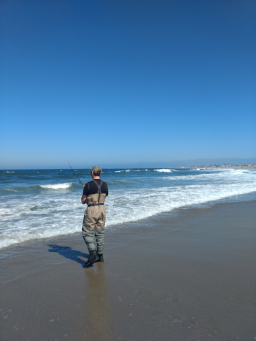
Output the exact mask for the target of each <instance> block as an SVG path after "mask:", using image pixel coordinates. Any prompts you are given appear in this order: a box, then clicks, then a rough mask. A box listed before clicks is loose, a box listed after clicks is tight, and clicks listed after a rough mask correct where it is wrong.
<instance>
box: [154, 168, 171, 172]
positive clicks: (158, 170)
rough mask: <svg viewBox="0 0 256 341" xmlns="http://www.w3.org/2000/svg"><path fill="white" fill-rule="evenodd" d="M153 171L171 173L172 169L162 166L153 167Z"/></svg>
mask: <svg viewBox="0 0 256 341" xmlns="http://www.w3.org/2000/svg"><path fill="white" fill-rule="evenodd" d="M154 171H155V172H160V173H171V172H172V170H171V169H168V168H163V169H154Z"/></svg>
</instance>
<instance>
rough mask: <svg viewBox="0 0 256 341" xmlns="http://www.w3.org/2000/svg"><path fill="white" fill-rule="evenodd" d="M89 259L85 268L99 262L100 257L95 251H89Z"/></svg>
mask: <svg viewBox="0 0 256 341" xmlns="http://www.w3.org/2000/svg"><path fill="white" fill-rule="evenodd" d="M89 253H90V254H89V257H88V259H87V262H86V263H85V264H84V265H85V266H91V265H92V264H93V263H95V262H97V260H98V256H97V253H96V251H95V250H93V251H89Z"/></svg>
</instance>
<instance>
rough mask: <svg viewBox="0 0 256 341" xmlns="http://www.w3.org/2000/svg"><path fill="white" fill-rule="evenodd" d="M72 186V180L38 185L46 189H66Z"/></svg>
mask: <svg viewBox="0 0 256 341" xmlns="http://www.w3.org/2000/svg"><path fill="white" fill-rule="evenodd" d="M71 186H72V182H64V183H62V184H53V185H39V187H41V188H46V189H67V188H70V187H71Z"/></svg>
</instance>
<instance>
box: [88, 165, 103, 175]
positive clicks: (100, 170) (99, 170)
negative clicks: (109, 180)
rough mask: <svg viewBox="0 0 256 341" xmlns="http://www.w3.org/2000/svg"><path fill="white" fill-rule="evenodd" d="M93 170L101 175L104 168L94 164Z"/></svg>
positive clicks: (95, 173)
mask: <svg viewBox="0 0 256 341" xmlns="http://www.w3.org/2000/svg"><path fill="white" fill-rule="evenodd" d="M91 171H92V172H93V174H94V175H95V176H100V175H101V172H102V169H101V168H100V167H99V166H94V167H92V169H91Z"/></svg>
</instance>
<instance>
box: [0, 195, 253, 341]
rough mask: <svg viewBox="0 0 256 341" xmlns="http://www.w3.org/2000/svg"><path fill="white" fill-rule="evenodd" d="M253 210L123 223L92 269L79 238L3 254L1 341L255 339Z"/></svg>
mask: <svg viewBox="0 0 256 341" xmlns="http://www.w3.org/2000/svg"><path fill="white" fill-rule="evenodd" d="M255 208H256V203H255V202H254V201H251V202H240V203H231V204H217V205H214V206H213V207H211V208H206V209H195V208H194V209H181V210H177V211H175V212H172V213H165V214H161V215H158V216H155V217H152V218H150V219H146V220H141V221H139V222H136V223H129V224H124V225H120V226H119V227H117V228H115V230H112V232H111V231H110V230H108V233H107V234H106V247H105V260H106V262H105V263H103V264H100V263H98V264H95V265H94V266H93V267H92V268H89V269H85V268H84V267H83V264H84V260H85V259H86V255H87V251H86V248H85V245H84V242H83V240H82V237H81V235H78V234H75V235H70V236H64V237H59V238H52V239H47V240H41V241H37V242H33V243H26V244H22V245H18V246H15V247H11V248H8V249H5V250H3V251H2V252H1V253H0V257H2V259H1V284H0V296H1V297H0V309H1V311H0V340H1V341H16V340H17V341H23V340H24V341H27V340H30V341H48V340H49V341H53V340H72V341H76V340H77V341H80V340H85V341H87V340H88V341H101V340H148V341H151V340H171V341H194V340H195V341H198V340H199V341H204V340H209V341H211V340H227V341H229V340H230V341H231V340H242V341H249V340H255V339H256V326H255V321H256V320H255V317H256V314H255V311H256V310H255V298H256V296H255V294H256V285H255V284H256V283H255V265H256V257H255V253H256V252H255V251H256V248H255V236H256V233H255V232H256V231H255V230H256V226H255ZM81 219H82V218H81ZM6 255H7V257H6Z"/></svg>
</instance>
